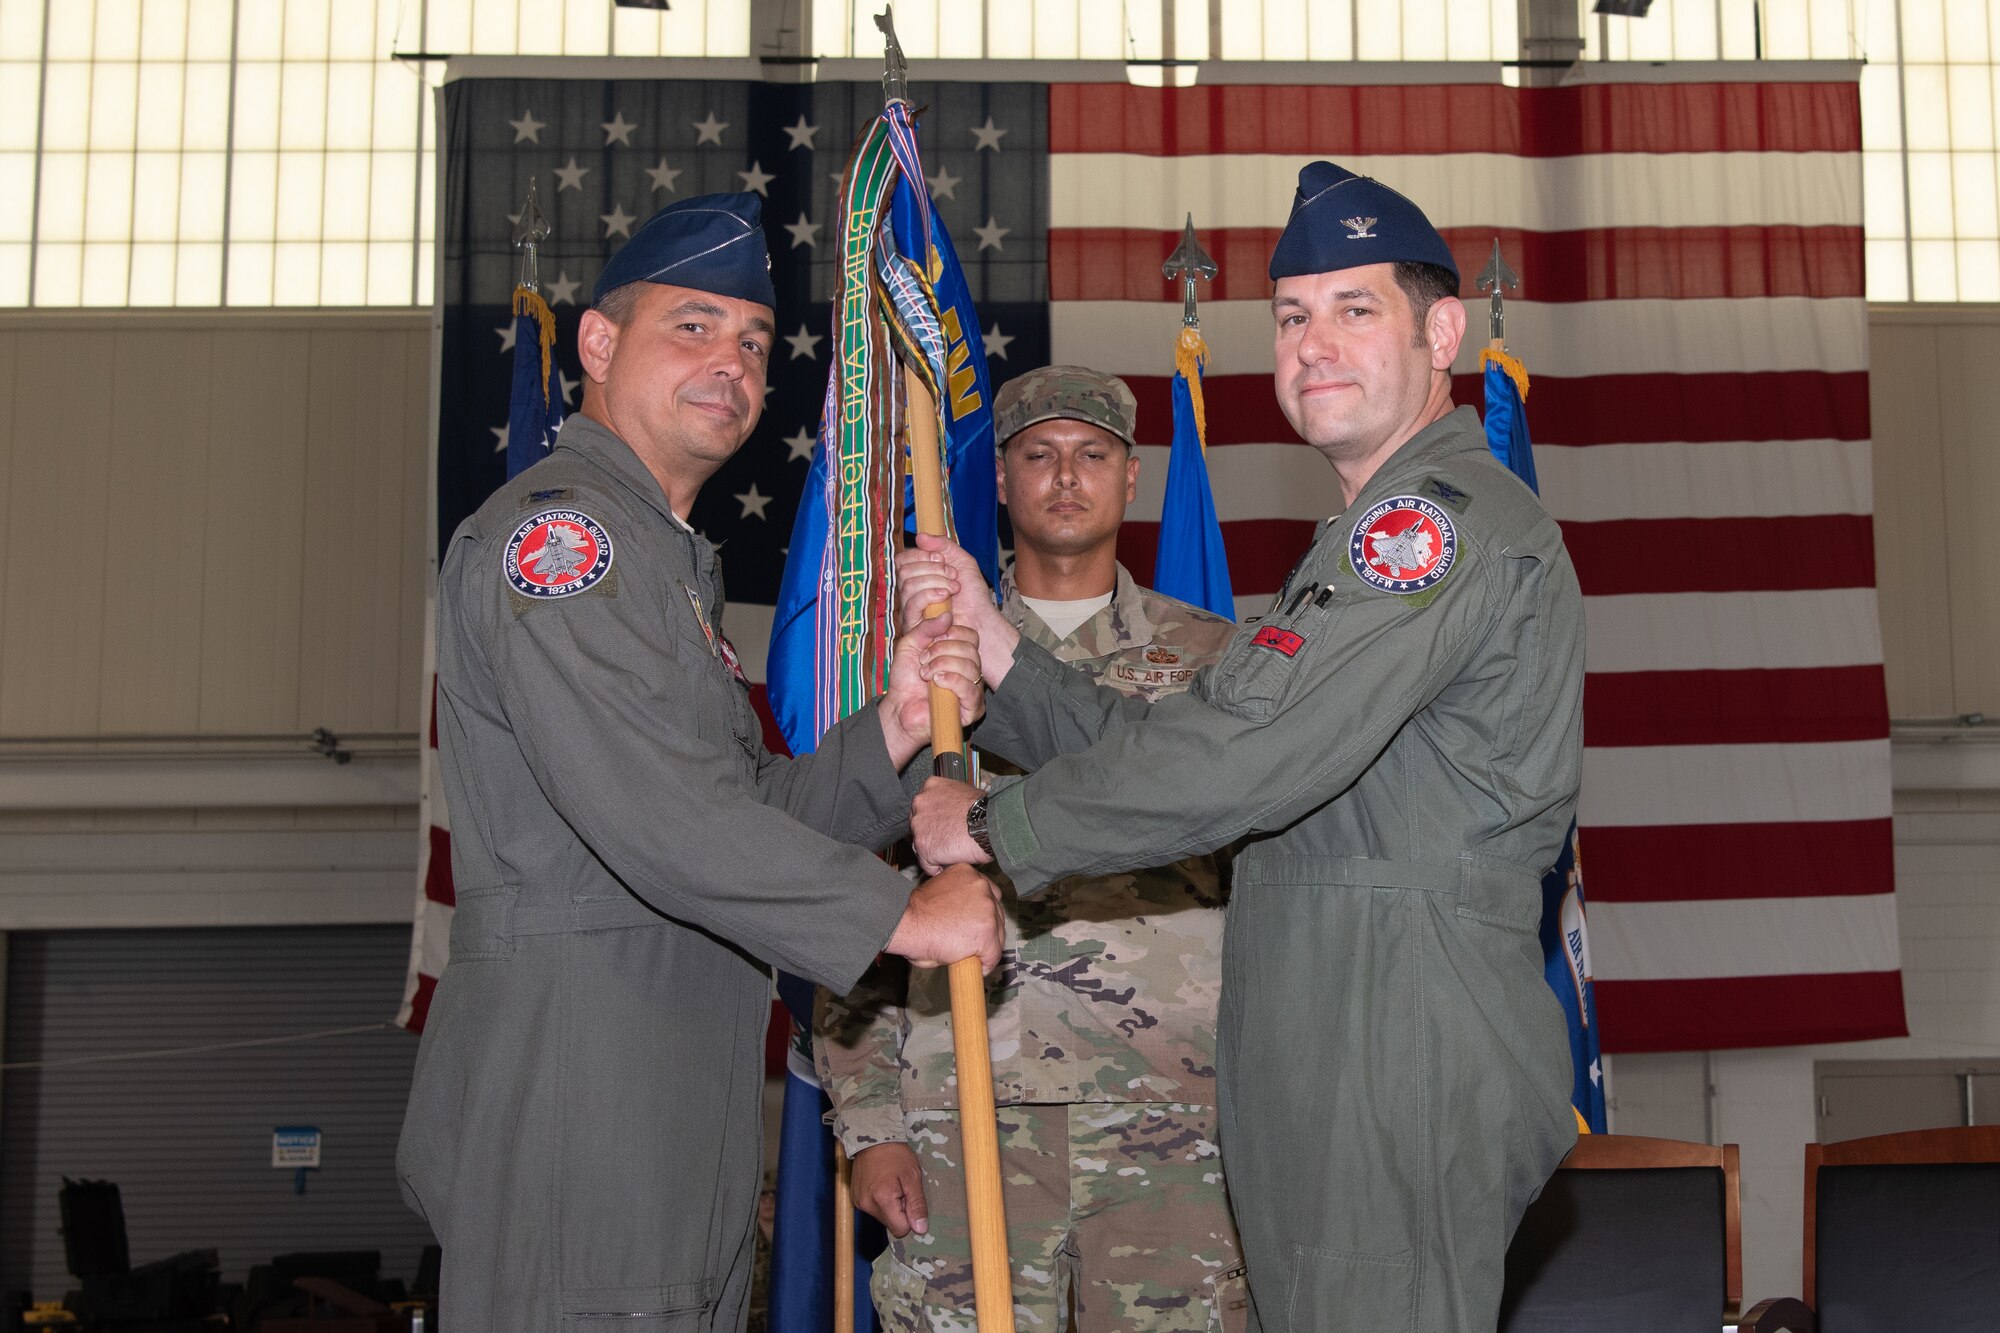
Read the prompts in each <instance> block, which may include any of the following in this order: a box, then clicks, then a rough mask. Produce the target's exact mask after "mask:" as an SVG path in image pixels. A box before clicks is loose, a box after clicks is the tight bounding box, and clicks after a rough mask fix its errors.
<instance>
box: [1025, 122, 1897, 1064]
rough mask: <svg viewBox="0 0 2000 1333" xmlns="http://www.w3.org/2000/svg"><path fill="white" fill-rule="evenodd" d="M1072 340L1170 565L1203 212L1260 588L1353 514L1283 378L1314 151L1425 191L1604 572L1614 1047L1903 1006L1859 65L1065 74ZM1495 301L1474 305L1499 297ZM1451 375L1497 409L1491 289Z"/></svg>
mask: <svg viewBox="0 0 2000 1333" xmlns="http://www.w3.org/2000/svg"><path fill="white" fill-rule="evenodd" d="M1049 139H1050V144H1051V148H1052V158H1053V160H1052V163H1051V167H1050V173H1049V176H1050V197H1049V209H1050V217H1051V224H1052V230H1051V234H1050V237H1049V255H1050V287H1051V297H1052V298H1053V303H1052V306H1051V316H1050V318H1051V325H1052V333H1053V349H1054V356H1055V358H1056V359H1057V360H1058V361H1077V362H1083V363H1087V364H1090V365H1094V366H1097V367H1099V368H1101V369H1105V370H1110V371H1115V372H1117V373H1119V374H1122V375H1124V376H1126V378H1127V379H1128V380H1129V381H1130V382H1131V383H1132V386H1133V388H1134V390H1135V391H1136V393H1137V394H1138V396H1139V400H1140V437H1141V449H1140V453H1141V457H1142V458H1143V459H1144V460H1145V466H1144V467H1143V468H1142V472H1141V476H1142V482H1141V490H1140V497H1139V502H1138V505H1137V506H1136V507H1135V509H1134V510H1133V511H1132V513H1131V514H1130V517H1129V519H1128V522H1127V527H1126V532H1125V534H1124V537H1123V539H1122V540H1121V543H1120V545H1121V554H1122V555H1123V556H1124V558H1125V559H1126V561H1127V563H1128V564H1129V565H1130V566H1131V567H1132V568H1133V569H1135V570H1137V571H1141V572H1142V573H1143V572H1144V571H1149V570H1151V568H1152V565H1153V552H1154V548H1155V546H1156V543H1157V540H1158V519H1159V512H1160V501H1161V494H1162V491H1163V489H1164V484H1165V477H1166V454H1167V445H1168V444H1169V442H1170V433H1171V422H1172V416H1171V411H1170V408H1169V406H1168V387H1169V384H1170V377H1171V373H1172V371H1171V362H1170V358H1171V348H1172V345H1173V337H1174V333H1175V331H1176V328H1177V326H1178V321H1179V313H1180V312H1179V300H1178V293H1177V292H1176V291H1175V290H1174V287H1173V285H1172V284H1169V283H1168V282H1167V281H1166V280H1164V279H1163V278H1162V276H1161V274H1160V262H1161V260H1162V259H1164V258H1165V256H1166V255H1167V253H1168V252H1169V251H1170V250H1171V249H1172V248H1173V246H1174V244H1175V242H1176V239H1177V237H1178V234H1179V231H1180V227H1181V223H1182V219H1183V218H1184V216H1185V215H1186V214H1187V213H1188V212H1190V211H1191V212H1192V213H1193V215H1194V219H1195V222H1196V224H1197V228H1198V229H1199V230H1200V231H1201V234H1202V240H1203V243H1204V245H1205V246H1206V247H1207V248H1208V249H1209V250H1210V252H1211V253H1212V254H1214V255H1215V257H1216V258H1217V260H1218V262H1219V263H1220V265H1221V268H1222V273H1221V275H1220V277H1219V278H1218V279H1217V281H1216V282H1215V283H1214V284H1213V285H1212V289H1210V290H1207V291H1205V292H1204V293H1203V296H1204V300H1203V304H1202V330H1203V333H1204V335H1205V336H1206V338H1207V339H1208V342H1209V344H1210V346H1211V348H1212V349H1213V351H1214V358H1213V360H1212V362H1211V367H1210V369H1211V373H1210V375H1209V376H1208V379H1207V401H1208V423H1209V432H1210V439H1209V442H1210V444H1211V445H1214V446H1218V447H1217V448H1216V449H1214V451H1213V452H1211V453H1210V455H1209V475H1210V477H1211V479H1212V483H1213V486H1214V489H1215V495H1216V506H1217V510H1218V512H1219V514H1220V516H1221V519H1222V523H1223V529H1224V535H1225V539H1226V541H1227V543H1228V546H1229V553H1230V570H1231V576H1232V578H1233V580H1234V582H1235V587H1236V592H1237V594H1238V601H1239V606H1240V607H1241V608H1242V609H1243V610H1245V611H1247V612H1250V613H1253V614H1254V613H1255V612H1257V611H1261V610H1262V609H1263V604H1264V603H1265V602H1267V601H1268V600H1269V597H1270V594H1271V593H1272V592H1273V591H1274V590H1275V589H1276V587H1277V585H1278V583H1279V581H1280V580H1281V579H1282V578H1283V576H1284V573H1285V571H1286V569H1288V568H1289V567H1290V565H1291V563H1292V560H1293V559H1294V557H1295V556H1296V555H1297V553H1298V552H1299V550H1301V549H1302V548H1303V547H1304V545H1305V543H1306V542H1307V541H1308V540H1309V539H1310V536H1311V532H1312V528H1313V526H1314V524H1316V523H1317V522H1318V521H1320V520H1321V519H1323V518H1325V517H1326V516H1327V515H1328V514H1331V513H1334V512H1336V511H1337V510H1338V509H1339V508H1340V500H1339V497H1338V493H1337V491H1336V489H1335V487H1334V484H1333V477H1332V474H1331V472H1330V471H1329V470H1328V469H1327V467H1326V466H1325V464H1324V463H1323V462H1322V461H1321V460H1320V459H1319V458H1318V456H1317V455H1315V454H1313V453H1311V452H1310V451H1308V450H1306V449H1304V448H1303V447H1301V446H1300V445H1299V443H1298V441H1297V437H1296V436H1295V435H1294V434H1293V433H1292V431H1291V429H1290V427H1289V426H1288V425H1287V423H1286V422H1285V420H1284V417H1283V416H1282V415H1281V414H1280V412H1279V411H1278V408H1277V404H1276V401H1275V399H1274V397H1273V394H1272V388H1271V380H1270V367H1271V350H1270V344H1271V319H1270V314H1269V309H1268V305H1267V302H1268V301H1269V298H1270V294H1271V283H1270V281H1269V279H1268V278H1267V277H1266V264H1267V262H1268V259H1269V256H1270V251H1271V246H1272V244H1273V242H1274V241H1275V239H1276V236H1277V230H1278V224H1280V223H1281V222H1282V220H1283V219H1284V217H1285V215H1286V213H1287V212H1288V211H1289V207H1290V201H1291V198H1292V193H1293V189H1294V185H1295V182H1296V179H1297V172H1298V168H1299V167H1300V166H1301V165H1303V164H1304V163H1305V162H1306V161H1308V160H1310V159H1312V158H1315V157H1326V158H1330V159H1331V160H1333V161H1336V162H1339V163H1340V164H1341V165H1343V166H1346V167H1348V168H1350V169H1352V170H1356V171H1360V172H1363V173H1365V174H1370V175H1374V176H1377V177H1378V178H1380V179H1382V180H1384V181H1386V182H1388V183H1389V184H1391V185H1393V186H1395V187H1396V188H1397V189H1399V190H1401V191H1402V192H1404V193H1405V194H1407V195H1409V196H1410V197H1411V198H1412V199H1414V200H1415V201H1416V202H1417V203H1418V204H1420V205H1421V206H1423V208H1424V209H1425V210H1426V212H1427V213H1428V214H1429V216H1430V217H1431V218H1432V219H1433V220H1434V221H1436V222H1437V223H1438V224H1439V226H1440V227H1441V229H1443V230H1444V232H1445V235H1446V239H1447V241H1448V242H1449V243H1450V244H1451V246H1452V249H1453V252H1454V254H1455V256H1456V257H1457V260H1458V263H1459V266H1460V269H1461V271H1462V272H1463V273H1464V274H1465V275H1466V278H1467V284H1466V287H1467V293H1468V295H1469V296H1474V294H1473V293H1472V290H1471V282H1470V279H1471V276H1472V275H1473V274H1476V273H1477V272H1478V271H1479V269H1480V268H1481V267H1483V266H1484V264H1485V262H1486V259H1487V257H1488V255H1489V254H1490V253H1491V250H1492V245H1493V241H1494V239H1495V237H1496V236H1497V237H1498V238H1499V240H1500V242H1501V245H1502V247H1503V249H1504V251H1505V253H1506V255H1507V258H1508V260H1509V262H1510V263H1511V264H1512V265H1513V266H1514V267H1515V268H1516V269H1517V270H1518V271H1519V272H1520V273H1521V274H1522V277H1523V285H1522V289H1521V293H1520V299H1516V300H1509V301H1508V303H1507V332H1508V341H1509V343H1510V345H1511V346H1512V347H1513V349H1514V350H1515V351H1516V352H1517V353H1518V354H1519V355H1521V356H1522V357H1523V359H1524V360H1525V361H1526V362H1527V364H1528V367H1529V370H1530V374H1531V377H1532V381H1533V387H1532V392H1531V394H1530V397H1529V401H1528V407H1529V423H1530V427H1531V433H1532V434H1533V436H1534V439H1535V443H1536V446H1537V448H1536V451H1535V452H1536V464H1537V468H1538V470H1539V473H1540V477H1541V482H1542V491H1543V496H1544V499H1545V501H1546V503H1547V504H1548V506H1549V509H1550V512H1551V513H1553V514H1554V515H1555V516H1556V518H1557V519H1558V520H1560V521H1561V523H1562V525H1563V529H1564V535H1565V538H1566V541H1567V543H1568V546H1569V549H1570V553H1571V556H1572V558H1573V559H1574V561H1575V563H1576V567H1577V572H1578V576H1579V578H1580V580H1581V582H1582V584H1583V590H1584V594H1585V609H1586V614H1587V616H1588V622H1589V633H1590V639H1589V662H1590V673H1589V677H1588V682H1587V688H1586V698H1585V730H1584V735H1585V746H1586V748H1585V752H1584V786H1583V797H1582V804H1581V809H1580V813H1579V822H1580V824H1581V825H1582V827H1583V830H1584V836H1583V841H1582V845H1583V849H1584V857H1585V861H1586V864H1587V866H1588V871H1587V882H1588V884H1589V891H1590V896H1591V908H1590V922H1591V933H1592V941H1591V951H1592V955H1593V958H1594V961H1595V965H1596V969H1597V1000H1598V1013H1599V1021H1600V1024H1601V1027H1602V1032H1601V1039H1602V1043H1603V1047H1604V1049H1605V1050H1607V1051H1620V1050H1667V1049H1680V1048H1703V1047H1727V1046H1746V1045H1769V1044H1781V1043H1793V1042H1804V1041H1826V1040H1837V1039H1842V1038H1858V1037H1873V1036H1885V1035H1892V1034H1897V1033H1900V1032H1902V1031H1903V1010H1902V999H1901V981H1900V976H1899V974H1898V959H1897V945H1896V924H1895V905H1894V904H1895V900H1894V894H1893V890H1894V878H1893V869H1892V866H1891V864H1890V834H1889V814H1890V803H1889V743H1888V734H1889V733H1888V715H1887V704H1886V698H1885V694H1884V690H1883V681H1882V646H1881V633H1880V628H1879V624H1878V621H1877V617H1876V609H1875V594H1874V583H1875V577H1874V555H1873V538H1872V530H1871V518H1870V514H1871V511H1872V497H1871V493H1870V473H1869V453H1868V433H1869V426H1868V391H1867V378H1866V376H1867V366H1868V352H1867V334H1866V311H1865V308H1864V306H1863V302H1862V290H1863V288H1862V273H1861V255H1862V246H1861V157H1860V144H1861V139H1860V110H1859V99H1858V94H1857V90H1856V88H1855V86H1854V85H1853V84H1851V83H1794V84H1730V85H1711V84H1679V85H1676V84H1646V85H1634V86H1618V85H1594V86H1591V87H1587V88H1574V89H1507V88H1492V87H1469V86H1462V85H1461V86H1453V87H1440V88H1381V87H1370V88H1268V87H1240V86H1239V87H1212V88H1193V89H1164V90H1156V89H1135V88H1128V87H1119V86H1113V85H1085V86H1062V87H1057V88H1055V89H1053V90H1052V94H1051V99H1050V125H1049ZM1476 299H1477V298H1476V296H1475V300H1476ZM1472 314H1473V322H1474V325H1475V328H1474V333H1473V336H1472V337H1471V338H1468V346H1467V349H1466V351H1465V353H1464V354H1463V356H1462V357H1461V361H1460V365H1459V367H1458V372H1459V373H1458V374H1457V375H1456V376H1455V377H1454V391H1455V396H1456V398H1457V400H1458V401H1459V402H1461V403H1474V404H1478V403H1482V402H1483V399H1484V394H1483V388H1482V385H1481V381H1480V379H1479V377H1478V375H1477V348H1478V346H1479V345H1480V343H1481V341H1483V340H1481V339H1480V338H1479V337H1478V335H1479V334H1480V333H1482V332H1483V331H1484V330H1483V324H1484V319H1483V316H1484V303H1483V301H1479V302H1478V303H1477V304H1475V305H1474V308H1473V311H1472Z"/></svg>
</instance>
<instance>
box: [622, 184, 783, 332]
mask: <svg viewBox="0 0 2000 1333" xmlns="http://www.w3.org/2000/svg"><path fill="white" fill-rule="evenodd" d="M763 218H764V210H763V206H762V204H761V203H760V201H759V200H758V198H757V196H756V195H754V194H700V195H696V196H695V197H694V198H692V199H682V200H680V201H678V202H676V203H671V204H668V205H667V206H666V207H665V208H663V209H661V210H660V211H659V212H657V213H655V214H653V216H651V217H649V218H647V219H646V221H645V222H644V223H643V224H642V225H641V226H640V228H639V230H637V231H635V232H633V233H632V239H631V240H629V241H627V242H625V244H624V245H623V246H622V247H620V249H619V251H618V253H617V254H615V255H613V256H611V262H610V263H608V264H606V265H605V266H604V272H602V273H600V274H598V275H597V286H596V288H595V289H594V290H593V291H592V292H591V296H590V299H591V302H592V303H593V304H595V303H596V302H598V301H601V300H603V299H604V294H605V293H606V292H609V291H611V290H612V289H614V288H617V287H623V286H624V285H625V284H626V283H628V282H659V283H665V284H667V285H668V286H672V287H691V288H693V289H694V290H695V291H698V292H714V293H715V294H716V295H717V296H734V297H737V298H739V299H741V300H745V301H755V302H756V303H757V304H759V305H767V306H770V307H771V308H772V309H774V310H775V309H777V306H778V295H777V293H776V292H775V291H773V290H772V289H771V255H770V252H769V251H768V250H766V249H765V248H764V222H763Z"/></svg>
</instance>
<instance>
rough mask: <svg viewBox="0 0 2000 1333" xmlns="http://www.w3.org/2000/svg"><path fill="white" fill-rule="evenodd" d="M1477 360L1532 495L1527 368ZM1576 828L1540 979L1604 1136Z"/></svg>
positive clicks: (1576, 1082)
mask: <svg viewBox="0 0 2000 1333" xmlns="http://www.w3.org/2000/svg"><path fill="white" fill-rule="evenodd" d="M1479 361H1480V364H1481V365H1482V366H1484V367H1485V372H1486V447H1487V448H1489V449H1491V450H1492V451H1493V456H1494V457H1495V458H1497V459H1499V460H1500V461H1501V462H1502V463H1505V464H1506V465H1507V467H1508V469H1509V470H1510V471H1512V472H1513V474H1514V475H1515V476H1517V477H1519V478H1520V479H1521V480H1522V481H1524V482H1526V483H1527V484H1528V486H1529V488H1530V489H1531V490H1534V491H1536V492H1538V493H1539V491H1540V489H1541V488H1540V487H1539V486H1537V485H1536V484H1535V454H1534V446H1533V445H1532V444H1531V443H1530V441H1529V439H1528V409H1527V400H1528V371H1527V367H1525V366H1523V365H1522V364H1521V363H1520V362H1519V361H1517V360H1515V359H1514V358H1513V357H1511V356H1509V355H1508V354H1507V353H1506V352H1504V351H1500V350H1498V349H1496V348H1490V347H1489V348H1487V349H1486V350H1485V351H1483V352H1481V353H1480V356H1479ZM1580 844H1581V839H1580V838H1579V837H1578V836H1577V829H1576V823H1575V821H1574V820H1572V821H1571V822H1570V826H1569V836H1568V837H1567V838H1565V839H1563V849H1562V855H1560V856H1558V857H1557V858H1556V863H1555V866H1554V868H1553V869H1551V870H1550V871H1549V873H1548V874H1546V875H1544V876H1543V877H1542V930H1541V935H1542V974H1543V975H1544V976H1545V977H1547V978H1548V983H1549V988H1550V989H1551V990H1553V991H1554V992H1555V993H1556V1001H1557V1003H1559V1004H1561V1005H1562V1011H1563V1018H1564V1020H1565V1021H1566V1022H1567V1024H1568V1026H1569V1054H1570V1064H1571V1067H1572V1069H1573V1071H1574V1076H1573V1080H1572V1082H1571V1085H1570V1106H1571V1107H1572V1108H1573V1109H1574V1110H1575V1111H1576V1127H1577V1129H1578V1130H1580V1131H1582V1132H1584V1133H1587V1134H1602V1133H1604V1071H1603V1067H1602V1065H1601V1064H1600V1063H1599V1056H1598V1037H1597V998H1596V993H1595V990H1594V988H1593V985H1592V981H1591V967H1590V932H1589V930H1588V928H1587V927H1586V926H1585V923H1584V896H1583V854H1582V849H1581V845H1580Z"/></svg>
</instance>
